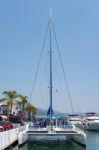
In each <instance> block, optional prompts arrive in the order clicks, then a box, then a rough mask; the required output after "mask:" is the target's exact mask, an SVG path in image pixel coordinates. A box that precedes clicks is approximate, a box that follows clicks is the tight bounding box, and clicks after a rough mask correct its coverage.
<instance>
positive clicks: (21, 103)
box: [17, 95, 28, 113]
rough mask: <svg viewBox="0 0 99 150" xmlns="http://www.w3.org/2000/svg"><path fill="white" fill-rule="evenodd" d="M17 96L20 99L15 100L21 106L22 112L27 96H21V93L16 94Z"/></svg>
mask: <svg viewBox="0 0 99 150" xmlns="http://www.w3.org/2000/svg"><path fill="white" fill-rule="evenodd" d="M18 97H19V98H20V101H17V104H18V105H19V106H22V111H23V113H24V108H25V106H26V104H27V102H28V97H27V96H23V95H18Z"/></svg>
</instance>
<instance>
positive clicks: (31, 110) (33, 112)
mask: <svg viewBox="0 0 99 150" xmlns="http://www.w3.org/2000/svg"><path fill="white" fill-rule="evenodd" d="M25 110H26V111H28V119H29V120H31V117H32V116H33V115H36V114H37V109H36V108H35V107H34V106H33V105H31V104H28V105H27V106H26V108H25Z"/></svg>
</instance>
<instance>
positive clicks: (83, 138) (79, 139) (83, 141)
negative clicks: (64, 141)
mask: <svg viewBox="0 0 99 150" xmlns="http://www.w3.org/2000/svg"><path fill="white" fill-rule="evenodd" d="M73 140H74V141H76V142H77V143H79V144H81V145H83V146H86V135H85V134H84V133H82V134H80V135H79V134H78V135H73Z"/></svg>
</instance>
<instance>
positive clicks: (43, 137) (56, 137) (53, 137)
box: [29, 134, 70, 142]
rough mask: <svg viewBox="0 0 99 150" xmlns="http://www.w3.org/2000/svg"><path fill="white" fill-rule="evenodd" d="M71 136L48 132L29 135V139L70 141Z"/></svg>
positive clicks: (36, 140) (35, 140)
mask: <svg viewBox="0 0 99 150" xmlns="http://www.w3.org/2000/svg"><path fill="white" fill-rule="evenodd" d="M69 140H70V136H67V135H61V136H60V135H57V134H50V135H49V134H46V135H40V134H39V135H29V141H33V142H56V141H69Z"/></svg>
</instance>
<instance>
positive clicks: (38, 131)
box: [27, 10, 86, 146]
mask: <svg viewBox="0 0 99 150" xmlns="http://www.w3.org/2000/svg"><path fill="white" fill-rule="evenodd" d="M48 28H49V31H50V49H49V54H50V55H49V57H50V62H49V64H50V67H49V70H50V85H49V95H50V106H49V109H48V114H49V123H47V124H43V126H42V125H41V123H40V124H38V123H30V124H29V125H28V129H27V134H28V135H29V140H32V141H37V142H39V141H40V142H41V141H42V142H45V141H48V142H50V141H51V142H53V141H56V142H57V141H68V140H74V141H76V142H77V143H80V144H82V145H84V146H86V135H85V133H84V132H83V131H82V130H80V129H79V128H77V127H76V126H75V125H71V124H68V123H64V124H58V123H57V121H56V123H53V108H52V101H53V94H52V92H53V91H52V90H53V88H52V77H53V76H52V75H53V74H52V31H53V30H52V29H53V23H52V17H51V10H50V18H49V22H48Z"/></svg>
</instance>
